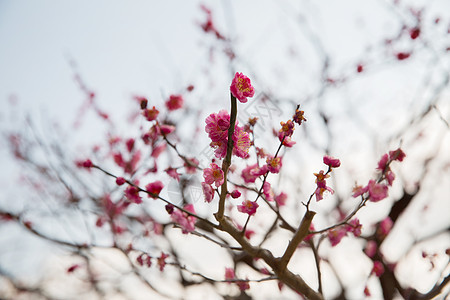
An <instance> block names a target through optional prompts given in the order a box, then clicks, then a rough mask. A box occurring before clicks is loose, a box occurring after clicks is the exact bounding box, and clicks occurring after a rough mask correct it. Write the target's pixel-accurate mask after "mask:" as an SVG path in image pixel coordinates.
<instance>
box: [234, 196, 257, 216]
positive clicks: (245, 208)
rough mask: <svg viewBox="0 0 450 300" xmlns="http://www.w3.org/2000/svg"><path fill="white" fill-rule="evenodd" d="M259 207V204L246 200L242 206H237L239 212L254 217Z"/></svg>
mask: <svg viewBox="0 0 450 300" xmlns="http://www.w3.org/2000/svg"><path fill="white" fill-rule="evenodd" d="M258 207H259V205H258V203H256V202H255V201H250V200H244V201H242V204H241V205H238V206H237V209H238V211H240V212H241V213H245V214H248V215H249V216H252V215H254V214H255V213H256V209H257V208H258Z"/></svg>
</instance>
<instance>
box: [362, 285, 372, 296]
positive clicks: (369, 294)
mask: <svg viewBox="0 0 450 300" xmlns="http://www.w3.org/2000/svg"><path fill="white" fill-rule="evenodd" d="M364 295H365V296H366V297H370V296H371V295H372V294H371V293H370V290H369V288H368V287H367V285H366V286H365V287H364Z"/></svg>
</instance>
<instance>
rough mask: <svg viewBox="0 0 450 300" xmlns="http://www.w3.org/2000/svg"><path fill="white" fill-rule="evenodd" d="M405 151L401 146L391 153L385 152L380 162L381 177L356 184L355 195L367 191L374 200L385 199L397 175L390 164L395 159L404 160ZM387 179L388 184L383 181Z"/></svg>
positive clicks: (369, 197) (378, 168) (368, 195)
mask: <svg viewBox="0 0 450 300" xmlns="http://www.w3.org/2000/svg"><path fill="white" fill-rule="evenodd" d="M405 156H406V155H405V153H404V152H403V151H402V150H401V149H400V148H399V149H397V150H394V151H390V152H389V154H387V153H386V154H384V155H383V156H382V157H381V159H380V161H379V162H378V167H377V170H379V171H381V178H380V180H378V181H375V180H373V179H371V180H369V183H368V184H367V185H366V186H364V187H363V186H356V187H355V188H354V189H353V197H355V198H356V197H358V196H362V195H364V194H366V193H367V197H368V199H369V200H370V201H372V202H378V201H380V200H383V199H385V198H386V197H387V196H388V187H389V186H392V183H393V182H394V179H395V175H394V173H393V172H392V170H391V168H390V164H391V162H393V161H396V160H397V161H403V159H404V158H405ZM384 180H385V181H386V182H387V184H384V183H382V181H384Z"/></svg>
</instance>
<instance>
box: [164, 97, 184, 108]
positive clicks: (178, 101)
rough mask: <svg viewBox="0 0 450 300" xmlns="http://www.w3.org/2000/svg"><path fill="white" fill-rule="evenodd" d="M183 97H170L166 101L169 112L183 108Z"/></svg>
mask: <svg viewBox="0 0 450 300" xmlns="http://www.w3.org/2000/svg"><path fill="white" fill-rule="evenodd" d="M183 102H184V100H183V96H181V95H170V97H169V99H168V100H167V101H166V107H167V109H168V110H170V111H172V110H177V109H180V108H182V107H183Z"/></svg>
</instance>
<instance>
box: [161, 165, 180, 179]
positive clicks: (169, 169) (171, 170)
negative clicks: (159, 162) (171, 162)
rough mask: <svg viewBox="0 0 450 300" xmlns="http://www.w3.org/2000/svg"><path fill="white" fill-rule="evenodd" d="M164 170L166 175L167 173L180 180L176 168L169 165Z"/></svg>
mask: <svg viewBox="0 0 450 300" xmlns="http://www.w3.org/2000/svg"><path fill="white" fill-rule="evenodd" d="M164 171H165V172H166V173H167V175H169V176H170V177H172V178H173V179H176V180H177V181H180V174H178V172H177V169H175V168H172V167H170V168H167V169H165V170H164Z"/></svg>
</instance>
